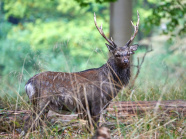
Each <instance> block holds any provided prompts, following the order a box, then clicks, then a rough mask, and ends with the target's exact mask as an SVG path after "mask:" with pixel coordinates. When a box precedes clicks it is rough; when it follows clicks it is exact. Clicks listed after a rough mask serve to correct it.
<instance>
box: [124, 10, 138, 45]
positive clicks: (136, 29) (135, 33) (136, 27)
mask: <svg viewBox="0 0 186 139" xmlns="http://www.w3.org/2000/svg"><path fill="white" fill-rule="evenodd" d="M137 16H138V21H137V23H136V26H135V25H134V24H133V22H132V21H131V24H132V26H133V27H134V34H133V36H131V38H130V40H129V41H128V42H127V43H126V46H129V44H130V43H131V42H132V41H133V40H134V38H135V37H136V35H137V33H138V28H139V21H140V17H139V13H138V11H137Z"/></svg>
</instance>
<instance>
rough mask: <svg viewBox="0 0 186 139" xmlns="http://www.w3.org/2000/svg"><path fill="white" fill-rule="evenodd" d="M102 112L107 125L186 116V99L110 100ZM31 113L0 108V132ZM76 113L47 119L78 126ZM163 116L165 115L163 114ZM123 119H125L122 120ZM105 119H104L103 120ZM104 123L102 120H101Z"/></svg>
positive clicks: (8, 130) (50, 113) (51, 113)
mask: <svg viewBox="0 0 186 139" xmlns="http://www.w3.org/2000/svg"><path fill="white" fill-rule="evenodd" d="M105 112H106V113H104V114H103V115H104V117H105V118H106V119H109V120H107V121H106V122H105V124H107V125H109V124H110V125H113V123H112V118H113V117H117V118H118V119H121V120H120V122H122V123H127V124H130V123H131V121H132V120H128V119H131V117H134V116H139V115H141V116H143V115H145V114H149V113H150V114H152V115H160V114H166V115H173V116H175V115H176V116H179V117H182V118H183V117H184V118H185V117H186V101H184V100H170V101H137V102H124V101H122V102H112V103H111V104H110V105H109V106H108V108H107V109H106V111H105ZM30 115H31V111H30V110H21V111H12V110H0V132H12V131H13V130H15V129H16V128H21V127H22V126H23V125H24V124H25V123H24V122H25V119H26V118H27V117H28V116H30ZM77 117H78V114H71V115H64V114H63V115H62V114H57V113H55V112H52V111H50V112H49V113H48V119H49V122H51V123H62V124H63V125H62V126H68V125H70V126H73V125H74V126H79V125H80V124H79V122H80V123H83V124H84V122H83V121H78V120H76V119H77ZM163 117H165V116H163ZM123 119H125V120H123ZM103 121H105V120H103ZM103 123H104V122H103Z"/></svg>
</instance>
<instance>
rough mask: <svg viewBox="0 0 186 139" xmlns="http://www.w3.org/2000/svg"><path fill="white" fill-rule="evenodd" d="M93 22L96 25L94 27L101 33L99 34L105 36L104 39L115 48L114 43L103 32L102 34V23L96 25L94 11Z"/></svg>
mask: <svg viewBox="0 0 186 139" xmlns="http://www.w3.org/2000/svg"><path fill="white" fill-rule="evenodd" d="M94 23H95V26H96V28H97V29H98V31H99V33H100V34H101V36H103V38H105V40H106V41H107V42H108V43H109V44H110V45H111V46H112V47H113V48H115V47H116V44H115V43H114V42H113V41H112V40H109V39H108V38H107V37H106V36H105V34H104V32H103V27H102V24H101V26H100V27H98V25H97V22H96V14H95V13H94Z"/></svg>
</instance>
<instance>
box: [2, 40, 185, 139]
mask: <svg viewBox="0 0 186 139" xmlns="http://www.w3.org/2000/svg"><path fill="white" fill-rule="evenodd" d="M161 43H162V42H156V41H155V40H154V41H152V44H153V45H155V46H157V47H155V48H154V49H155V50H154V51H153V52H152V53H151V54H148V55H147V57H146V59H145V62H144V64H143V66H142V68H141V73H140V75H139V77H138V78H137V80H136V84H135V86H134V88H132V89H129V88H124V90H122V91H121V93H119V94H118V96H117V97H116V99H115V101H150V100H185V101H186V93H185V92H186V86H185V82H186V75H185V72H184V71H185V66H183V63H184V62H183V61H178V62H175V65H174V64H173V63H171V62H172V59H171V60H170V61H169V59H167V56H166V55H165V54H164V53H160V52H162V51H164V50H162V49H161V47H162V46H161V45H160V44H161ZM162 44H163V45H164V44H165V43H162ZM177 53H178V54H179V52H177ZM142 55H143V50H142V51H141V52H140V53H137V54H136V55H135V56H138V57H142ZM172 56H173V57H177V55H174V54H172ZM182 56H183V59H182V60H184V57H185V55H184V54H183V53H182ZM173 59H174V58H173ZM162 61H163V63H162ZM134 62H136V61H134ZM165 65H166V66H165ZM178 65H179V66H178ZM180 65H181V66H180ZM22 69H24V67H23V68H22ZM25 72H26V71H24V70H23V72H22V71H20V74H16V73H15V74H12V73H11V74H10V75H7V78H6V79H5V78H3V79H4V80H1V81H0V88H1V89H0V91H1V97H0V113H1V115H0V121H1V124H0V132H1V133H3V134H0V138H7V137H8V138H12V137H15V138H20V136H19V135H18V134H17V133H16V130H15V129H16V128H21V127H22V126H23V124H24V122H23V121H20V117H21V116H20V115H18V116H15V114H14V115H13V116H10V115H6V114H2V112H3V111H4V110H13V111H15V110H20V111H21V110H32V107H31V105H30V103H29V101H28V97H27V96H26V93H23V92H24V84H25V82H26V80H27V75H28V73H25ZM12 75H14V76H12ZM9 78H14V81H15V82H14V83H13V84H12V83H11V82H12V81H11V82H9ZM24 114H25V113H23V114H22V116H24ZM25 115H26V114H25ZM8 118H10V119H8ZM107 120H108V122H109V121H110V122H111V121H112V122H113V123H114V124H113V125H112V126H110V127H109V128H110V130H111V136H112V137H113V138H119V135H120V133H121V136H120V137H121V138H162V139H164V138H184V137H185V136H186V118H185V117H181V116H180V115H179V114H177V115H175V116H171V115H167V114H166V113H164V112H161V113H157V114H152V113H151V112H146V113H145V115H143V116H142V115H136V116H133V117H130V118H129V119H127V118H126V119H125V122H122V120H121V119H119V118H118V117H117V116H116V117H112V118H111V119H107ZM2 121H3V122H2ZM73 122H74V121H72V123H73ZM129 123H130V124H129ZM82 124H83V121H81V120H79V123H78V126H72V124H70V125H69V126H64V123H61V122H58V123H55V122H54V123H51V122H48V123H47V122H46V124H44V126H43V127H40V128H38V130H36V131H34V132H31V133H30V134H29V138H38V139H39V138H90V137H91V134H90V133H89V132H88V131H87V130H86V128H85V126H82ZM79 125H81V126H79ZM41 128H42V129H41Z"/></svg>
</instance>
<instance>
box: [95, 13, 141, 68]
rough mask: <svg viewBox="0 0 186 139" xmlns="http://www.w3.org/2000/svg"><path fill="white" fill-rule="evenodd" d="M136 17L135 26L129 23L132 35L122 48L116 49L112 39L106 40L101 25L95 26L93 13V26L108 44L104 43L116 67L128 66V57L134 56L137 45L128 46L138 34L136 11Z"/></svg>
mask: <svg viewBox="0 0 186 139" xmlns="http://www.w3.org/2000/svg"><path fill="white" fill-rule="evenodd" d="M137 16H138V21H137V24H136V26H135V25H134V24H133V22H132V21H131V23H132V26H133V27H134V34H133V35H132V36H131V38H130V40H129V41H128V42H127V43H126V44H125V45H124V46H122V47H118V46H117V45H116V44H115V43H114V41H113V39H112V38H111V39H108V38H107V37H106V36H105V34H104V32H103V29H102V25H101V26H100V27H98V26H97V22H96V15H95V13H94V23H95V26H96V28H97V29H98V31H99V33H100V34H101V35H102V36H103V37H104V38H105V40H106V41H107V42H108V44H107V43H105V44H106V46H107V48H108V50H109V52H110V53H111V54H112V55H113V57H114V59H115V61H116V63H117V64H118V66H124V67H126V66H129V63H130V60H129V58H130V56H131V55H132V54H134V51H136V50H137V48H138V44H134V45H130V44H131V42H132V41H133V40H134V38H135V36H136V35H137V33H138V27H139V20H140V18H139V13H138V11H137Z"/></svg>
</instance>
